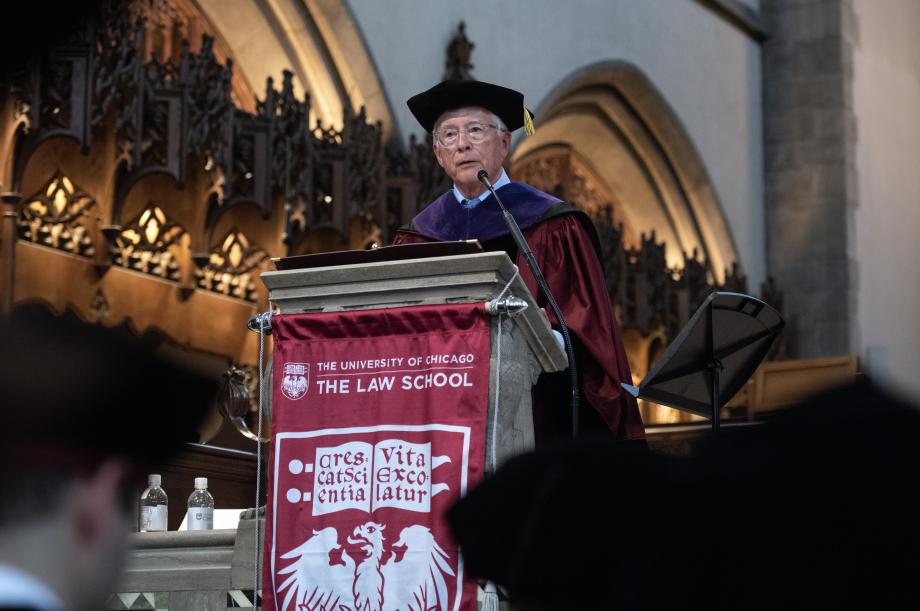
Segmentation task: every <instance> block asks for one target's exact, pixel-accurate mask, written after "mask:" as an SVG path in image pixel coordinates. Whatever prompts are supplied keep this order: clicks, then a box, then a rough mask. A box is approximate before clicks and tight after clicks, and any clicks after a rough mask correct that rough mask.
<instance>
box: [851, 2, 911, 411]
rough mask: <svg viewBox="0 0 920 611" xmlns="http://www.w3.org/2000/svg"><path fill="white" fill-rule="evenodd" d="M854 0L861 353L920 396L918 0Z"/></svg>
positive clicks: (868, 365)
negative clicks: (855, 19) (856, 31)
mask: <svg viewBox="0 0 920 611" xmlns="http://www.w3.org/2000/svg"><path fill="white" fill-rule="evenodd" d="M853 4H854V9H855V13H856V16H857V28H858V37H857V38H856V43H855V49H854V54H853V55H854V62H853V63H854V71H853V72H854V74H853V76H854V83H853V105H854V109H855V112H856V116H857V120H858V128H859V130H858V137H857V139H856V160H857V167H858V168H859V181H858V183H859V184H858V190H859V207H858V209H857V210H856V221H857V222H856V253H857V257H858V260H859V268H858V272H859V273H858V276H859V287H858V304H859V311H858V314H857V317H856V319H855V320H854V324H858V330H859V346H858V348H859V354H860V357H861V358H862V360H863V366H864V368H865V369H866V370H867V371H868V372H869V374H870V375H871V376H872V377H873V378H875V379H879V380H881V381H882V382H883V383H885V384H886V386H887V385H889V384H891V385H893V386H894V387H895V388H897V389H899V390H903V391H908V392H911V393H912V394H913V395H914V396H916V397H920V343H918V337H920V315H918V312H920V273H918V271H917V265H918V263H920V240H918V239H917V233H918V231H920V36H918V33H920V3H918V2H917V1H916V0H856V1H855V2H854V3H853Z"/></svg>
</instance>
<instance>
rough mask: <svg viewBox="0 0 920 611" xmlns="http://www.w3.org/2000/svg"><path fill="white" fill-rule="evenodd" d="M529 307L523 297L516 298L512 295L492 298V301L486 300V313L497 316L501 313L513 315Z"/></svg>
mask: <svg viewBox="0 0 920 611" xmlns="http://www.w3.org/2000/svg"><path fill="white" fill-rule="evenodd" d="M528 307H529V305H528V303H527V302H526V301H524V300H523V299H518V298H517V297H514V296H513V295H509V296H508V297H503V298H501V299H493V300H492V301H487V302H486V313H488V314H490V315H491V316H498V315H501V314H504V315H507V316H511V317H514V316H516V315H518V314H520V313H521V312H523V311H524V310H526V309H527V308H528Z"/></svg>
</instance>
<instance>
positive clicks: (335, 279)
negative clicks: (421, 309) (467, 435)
mask: <svg viewBox="0 0 920 611" xmlns="http://www.w3.org/2000/svg"><path fill="white" fill-rule="evenodd" d="M515 271H516V268H515V265H514V264H513V263H512V262H511V260H510V259H509V258H508V255H506V254H505V253H504V252H484V253H476V254H468V255H453V256H443V257H426V258H423V259H405V260H399V261H382V262H376V263H359V264H351V265H338V266H334V267H313V268H306V269H289V270H283V271H272V272H265V273H263V274H262V276H261V277H262V281H263V282H264V283H265V286H266V287H268V289H269V301H270V302H271V304H272V308H273V312H274V313H276V314H303V313H311V312H313V313H318V312H341V311H344V310H370V309H384V308H400V307H404V306H415V305H434V304H444V303H474V302H489V301H491V300H493V299H495V298H496V297H497V296H499V294H500V293H501V292H502V290H503V289H504V288H505V286H506V285H508V283H509V282H510V283H511V284H510V287H509V289H508V291H507V293H506V295H505V296H506V297H507V296H513V297H516V298H518V299H520V300H523V301H524V302H526V303H527V308H526V309H524V310H523V311H521V312H520V313H518V314H516V315H513V316H503V318H504V320H503V321H502V334H501V338H499V336H498V324H499V321H498V317H497V316H493V318H492V322H491V345H492V356H491V364H490V376H489V416H488V427H487V429H486V457H487V460H486V465H488V464H489V461H488V457H489V456H490V455H491V452H492V447H491V443H492V439H493V438H494V439H495V446H496V447H495V456H496V460H497V463H498V464H501V463H502V462H504V460H506V459H508V458H510V457H511V456H514V455H515V454H520V453H521V452H524V451H527V450H529V449H531V448H532V447H533V444H534V432H533V412H532V404H531V396H530V389H531V387H532V386H533V385H534V384H536V382H537V378H538V377H539V376H540V374H541V373H542V372H544V371H545V372H553V371H562V370H564V369H565V368H566V367H567V364H568V361H567V359H566V355H565V350H564V349H563V348H562V347H561V346H560V345H559V343H558V342H557V341H556V338H555V336H554V335H553V333H552V330H551V328H550V326H549V323H548V321H547V320H546V316H545V315H544V313H543V311H542V310H541V309H540V308H539V307H537V304H536V301H535V300H534V298H533V295H531V294H530V291H528V290H527V287H526V286H524V282H523V281H522V280H521V279H520V277H516V278H515ZM512 279H514V281H513V282H511V281H512ZM499 341H501V369H500V370H499V368H498V359H497V355H498V342H499ZM499 379H500V393H501V395H500V397H499V400H498V420H497V428H496V430H495V431H494V435H493V430H492V422H493V420H494V415H495V414H494V410H495V406H496V402H495V391H496V387H497V386H498V385H497V384H496V382H497V381H499ZM268 396H270V395H269V393H266V398H268Z"/></svg>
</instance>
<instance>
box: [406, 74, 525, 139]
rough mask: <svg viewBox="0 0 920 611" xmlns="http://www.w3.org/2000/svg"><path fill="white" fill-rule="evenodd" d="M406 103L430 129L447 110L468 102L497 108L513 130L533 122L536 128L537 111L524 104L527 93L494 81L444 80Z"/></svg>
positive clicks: (491, 109)
mask: <svg viewBox="0 0 920 611" xmlns="http://www.w3.org/2000/svg"><path fill="white" fill-rule="evenodd" d="M406 104H407V105H408V106H409V110H411V111H412V114H413V115H415V118H416V119H417V120H418V122H419V123H420V124H421V125H422V127H423V128H424V129H425V131H426V132H431V131H432V130H434V124H435V122H436V121H437V120H438V117H440V116H441V115H443V114H444V113H445V112H447V111H449V110H453V109H455V108H463V107H465V106H480V107H482V108H485V109H486V110H489V111H491V112H494V113H495V114H496V115H498V117H499V118H500V119H501V120H502V121H504V123H505V127H507V128H508V130H509V131H512V132H513V131H514V130H516V129H518V128H519V127H521V126H525V127H528V126H529V127H528V129H527V132H528V134H529V133H532V132H533V124H532V123H531V120H532V119H533V113H532V112H530V111H529V110H527V109H526V108H525V107H524V94H523V93H521V92H520V91H515V90H514V89H508V88H507V87H502V86H500V85H493V84H492V83H484V82H482V81H464V80H448V81H442V82H440V83H438V84H437V85H435V86H434V87H432V88H431V89H429V90H428V91H423V92H422V93H419V94H417V95H414V96H412V97H411V98H409V100H408V101H407V102H406Z"/></svg>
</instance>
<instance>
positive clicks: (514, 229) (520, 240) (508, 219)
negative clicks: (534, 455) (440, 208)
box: [476, 170, 578, 437]
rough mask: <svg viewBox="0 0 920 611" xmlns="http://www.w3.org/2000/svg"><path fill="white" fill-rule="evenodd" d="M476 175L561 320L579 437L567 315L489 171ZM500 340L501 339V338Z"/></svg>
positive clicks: (575, 433) (575, 429) (574, 424)
mask: <svg viewBox="0 0 920 611" xmlns="http://www.w3.org/2000/svg"><path fill="white" fill-rule="evenodd" d="M476 176H477V178H479V182H481V183H482V184H484V185H485V186H486V188H487V189H489V192H490V193H492V195H494V196H495V201H496V202H498V207H499V208H501V211H502V215H504V217H505V224H506V225H507V226H508V231H510V232H511V237H512V238H514V243H515V244H517V247H518V250H520V251H521V252H522V253H524V260H525V261H527V267H529V268H530V271H531V273H532V274H533V277H534V278H535V279H536V280H537V284H538V285H540V290H541V291H543V294H544V295H546V300H547V301H548V302H549V307H551V308H552V310H553V314H555V315H556V320H557V321H559V332H560V333H562V339H563V340H564V342H565V354H566V356H567V357H568V359H569V384H570V385H571V387H572V436H573V437H577V436H578V371H577V369H576V367H575V347H574V345H573V344H572V336H571V335H570V334H569V327H568V325H566V324H565V317H564V316H562V310H561V309H559V304H558V303H556V298H555V297H553V294H552V293H551V292H550V290H549V285H548V284H547V283H546V278H544V277H543V272H541V271H540V266H539V265H537V260H536V259H535V258H534V256H533V251H532V250H530V246H529V245H528V244H527V240H525V239H524V234H523V233H521V228H520V227H518V224H517V221H515V220H514V217H513V216H512V215H511V213H510V212H508V209H507V208H505V204H503V203H502V200H501V198H500V197H499V196H498V193H496V192H495V189H494V188H493V187H492V183H491V182H490V181H489V173H488V172H486V171H485V170H479V174H477V175H476ZM499 341H501V340H500V339H499Z"/></svg>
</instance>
